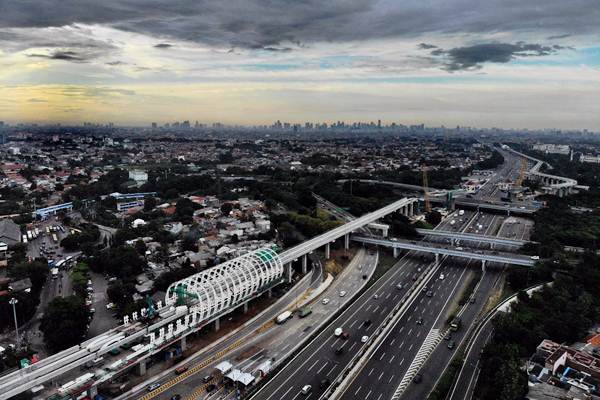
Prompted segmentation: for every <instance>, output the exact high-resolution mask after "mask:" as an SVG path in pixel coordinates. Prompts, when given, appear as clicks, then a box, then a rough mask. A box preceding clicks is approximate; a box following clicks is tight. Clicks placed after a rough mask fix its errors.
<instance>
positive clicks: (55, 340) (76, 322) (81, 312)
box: [40, 296, 90, 352]
mask: <svg viewBox="0 0 600 400" xmlns="http://www.w3.org/2000/svg"><path fill="white" fill-rule="evenodd" d="M89 318H90V312H89V310H88V309H87V307H86V305H85V303H84V302H83V299H81V298H79V297H77V296H70V297H57V298H55V299H53V300H52V301H51V302H50V303H49V304H48V307H47V308H46V310H45V311H44V318H43V319H42V323H41V325H40V330H41V331H42V332H43V333H44V342H45V343H46V346H47V347H48V348H49V349H51V350H52V351H53V352H57V351H60V350H64V349H66V348H68V347H71V346H75V345H76V344H79V343H81V341H82V340H83V339H84V338H85V335H86V333H87V324H88V321H89Z"/></svg>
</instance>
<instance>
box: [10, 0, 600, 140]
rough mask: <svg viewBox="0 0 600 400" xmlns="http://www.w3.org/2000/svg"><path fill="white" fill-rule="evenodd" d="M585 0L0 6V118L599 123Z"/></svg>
mask: <svg viewBox="0 0 600 400" xmlns="http://www.w3.org/2000/svg"><path fill="white" fill-rule="evenodd" d="M599 21H600V6H599V5H598V0H569V1H565V0H493V1H481V0H395V1H391V0H382V1H376V0H327V1H322V0H308V1H300V0H227V1H222V0H220V1H210V0H170V1H158V0H119V1H117V0H102V1H98V0H0V120H5V121H9V122H25V121H27V122H64V123H69V122H74V123H78V122H82V121H92V122H107V121H112V122H115V123H118V124H129V125H148V124H149V123H150V122H153V121H156V122H159V123H164V122H170V121H175V120H183V119H189V120H191V121H192V122H193V121H196V120H198V121H200V122H208V123H210V122H216V121H220V122H225V123H230V124H262V123H271V122H272V121H274V120H276V119H281V120H285V121H290V122H302V121H326V122H329V121H336V120H345V121H358V120H362V121H371V120H377V119H381V120H382V121H385V122H392V121H395V122H399V123H405V124H411V123H421V122H423V123H426V124H428V125H442V124H444V125H446V126H454V125H470V126H479V127H491V126H498V127H507V128H510V127H514V128H520V127H524V128H551V127H557V128H575V129H583V128H587V129H592V130H600V25H599V24H598V22H599Z"/></svg>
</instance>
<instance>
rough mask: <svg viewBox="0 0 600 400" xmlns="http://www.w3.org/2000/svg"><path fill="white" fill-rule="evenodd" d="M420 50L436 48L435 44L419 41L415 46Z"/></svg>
mask: <svg viewBox="0 0 600 400" xmlns="http://www.w3.org/2000/svg"><path fill="white" fill-rule="evenodd" d="M417 47H418V48H419V49H421V50H429V49H437V46H436V45H434V44H429V43H419V45H418V46H417Z"/></svg>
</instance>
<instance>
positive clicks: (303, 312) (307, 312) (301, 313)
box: [298, 306, 312, 318]
mask: <svg viewBox="0 0 600 400" xmlns="http://www.w3.org/2000/svg"><path fill="white" fill-rule="evenodd" d="M310 313H312V309H311V308H310V307H308V306H304V307H302V308H301V309H300V311H299V313H298V316H299V317H300V318H304V317H306V316H308V315H310Z"/></svg>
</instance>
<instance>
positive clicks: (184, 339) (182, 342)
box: [179, 336, 187, 351]
mask: <svg viewBox="0 0 600 400" xmlns="http://www.w3.org/2000/svg"><path fill="white" fill-rule="evenodd" d="M179 344H180V345H181V351H185V350H186V349H187V336H184V337H182V338H181V340H180V341H179Z"/></svg>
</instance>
